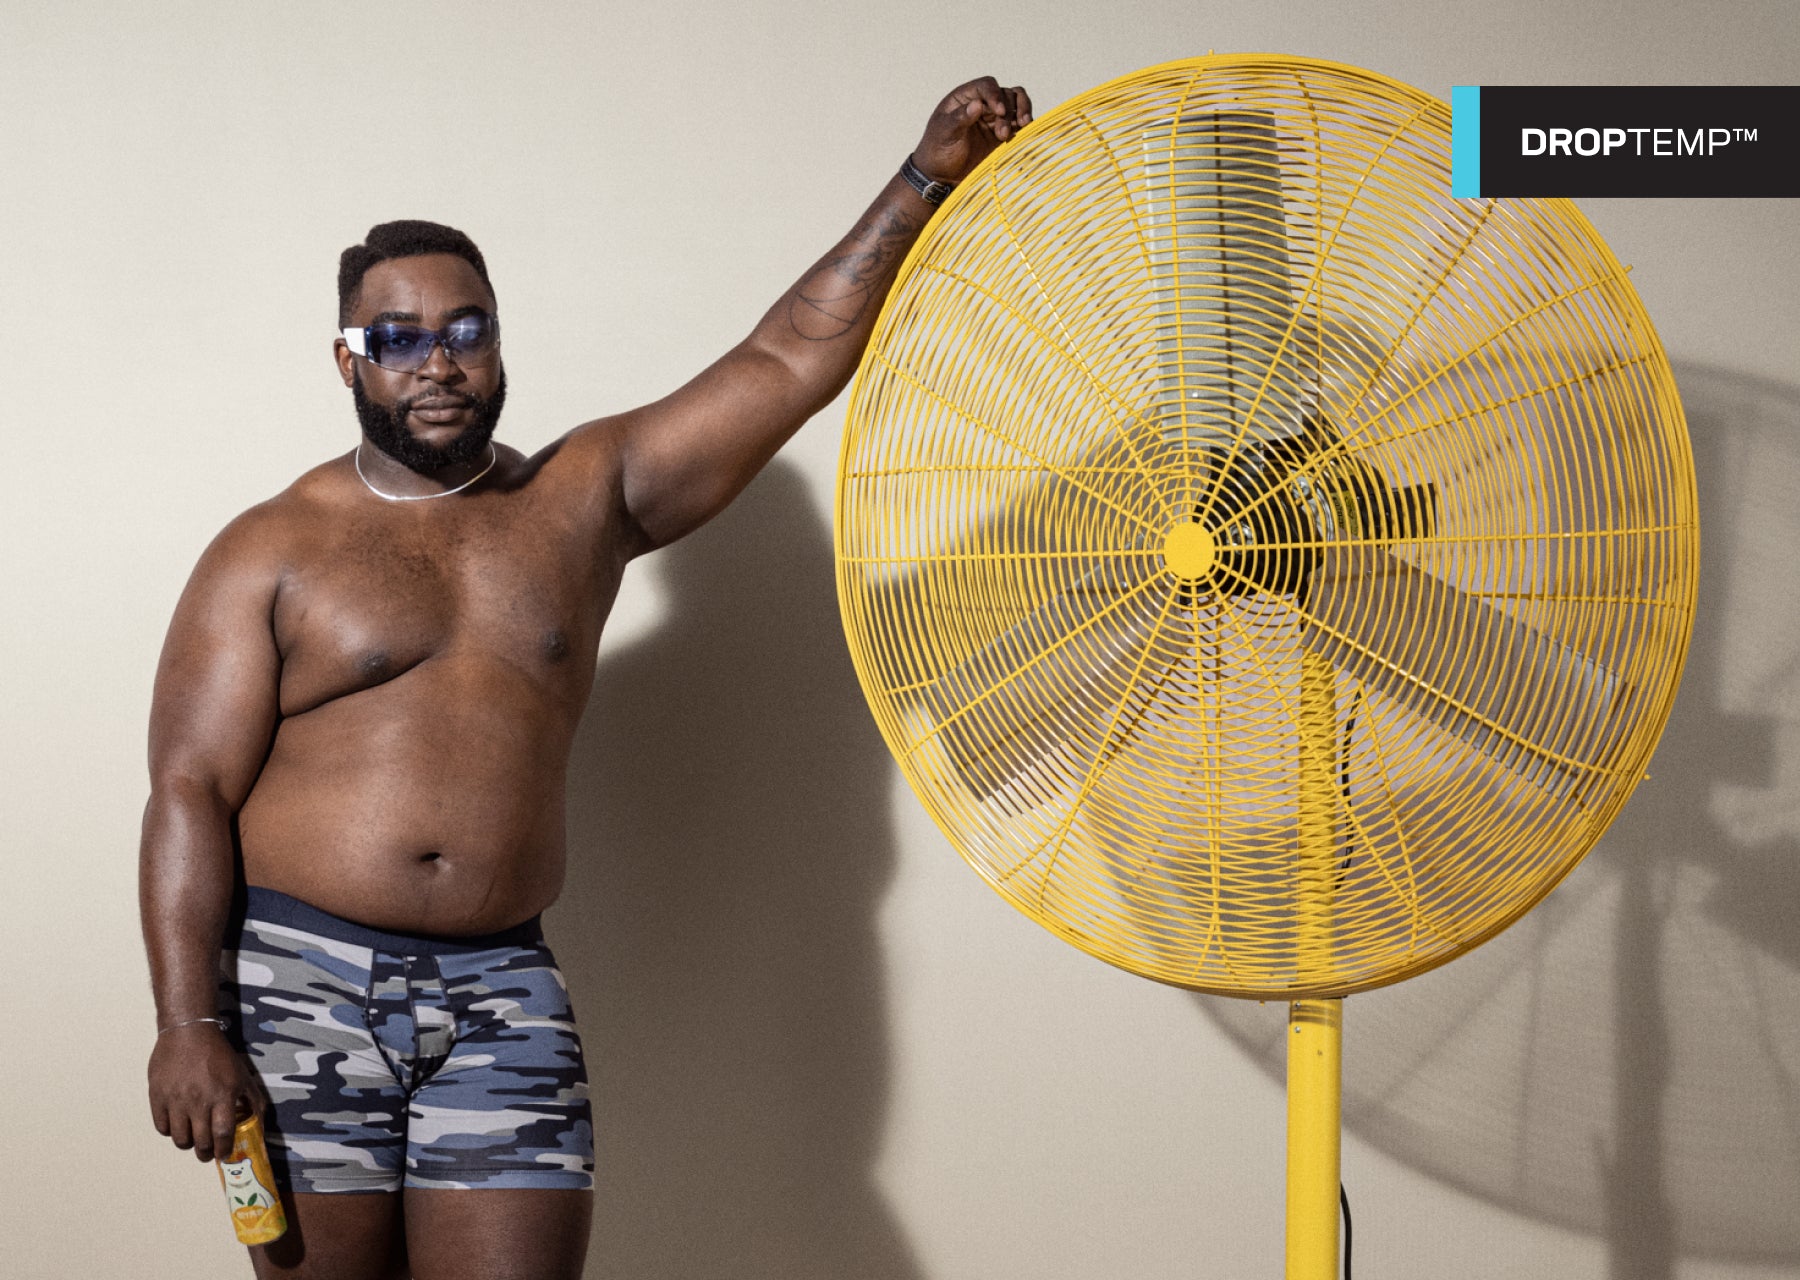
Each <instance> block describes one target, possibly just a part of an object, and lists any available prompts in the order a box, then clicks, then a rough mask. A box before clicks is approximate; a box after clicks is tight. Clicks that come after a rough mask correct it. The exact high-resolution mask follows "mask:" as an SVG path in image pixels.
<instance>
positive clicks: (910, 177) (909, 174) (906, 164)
mask: <svg viewBox="0 0 1800 1280" xmlns="http://www.w3.org/2000/svg"><path fill="white" fill-rule="evenodd" d="M900 176H901V177H902V178H905V179H906V185H907V186H909V187H911V188H912V189H913V190H914V191H917V192H918V193H919V199H921V200H923V201H924V202H925V203H926V204H934V205H935V204H942V203H944V201H945V200H947V199H949V198H950V193H951V192H952V191H954V190H956V184H955V183H954V182H938V181H936V180H935V179H932V178H927V177H926V176H925V174H924V172H923V171H922V170H921V169H920V168H919V166H918V165H916V164H914V163H913V158H912V157H911V156H907V157H906V159H905V160H902V161H901V162H900Z"/></svg>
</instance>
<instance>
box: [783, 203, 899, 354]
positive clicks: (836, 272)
mask: <svg viewBox="0 0 1800 1280" xmlns="http://www.w3.org/2000/svg"><path fill="white" fill-rule="evenodd" d="M924 225H925V224H924V222H923V220H921V219H918V218H915V217H912V216H909V215H907V214H904V213H899V212H896V211H894V210H891V209H889V210H885V211H882V212H880V213H870V214H865V215H864V216H863V218H862V220H861V221H860V222H858V223H857V224H856V226H855V228H854V229H853V230H852V231H851V232H850V234H849V235H848V236H846V237H845V238H844V242H843V243H842V244H841V245H839V246H838V248H837V249H836V250H835V251H833V253H832V254H831V256H830V257H828V258H826V259H825V260H824V261H822V262H820V263H819V264H818V265H817V266H815V267H814V268H813V269H812V270H811V271H809V272H807V273H806V276H805V277H804V278H803V279H802V280H801V281H800V283H799V285H798V286H797V287H796V288H795V290H794V295H793V297H792V298H791V299H790V300H789V301H788V325H789V327H790V328H792V329H793V331H794V332H795V333H797V334H799V335H800V336H801V337H802V338H805V339H806V340H807V341H809V342H830V341H831V340H832V339H834V338H841V337H843V336H844V335H845V334H847V333H849V332H850V331H851V330H852V329H854V328H856V326H857V325H859V324H860V323H862V320H863V318H864V316H865V315H866V314H867V313H868V310H869V305H870V303H872V302H876V301H878V300H879V299H880V298H882V297H883V296H885V295H886V293H887V287H888V285H890V284H892V283H893V280H894V273H895V272H896V271H898V270H899V268H900V259H901V258H902V257H903V256H904V255H905V253H906V248H907V246H908V245H910V244H911V243H912V241H913V237H914V236H916V235H918V234H919V229H920V228H921V227H923V226H924Z"/></svg>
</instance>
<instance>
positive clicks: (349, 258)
mask: <svg viewBox="0 0 1800 1280" xmlns="http://www.w3.org/2000/svg"><path fill="white" fill-rule="evenodd" d="M427 253H449V254H454V255H455V256H456V257H458V258H461V259H462V260H463V261H464V262H466V263H468V264H469V265H470V266H471V267H474V268H475V274H476V275H478V276H480V277H481V283H483V284H485V285H486V286H487V287H488V291H489V292H492V291H493V288H494V283H493V281H491V280H489V279H488V273H487V263H486V262H484V261H483V260H482V257H481V250H479V249H477V248H476V247H475V242H474V241H473V240H471V239H469V237H468V236H466V235H464V234H463V233H462V232H460V231H458V230H457V229H456V228H455V227H446V226H445V225H444V224H443V223H441V222H421V221H419V220H417V219H411V218H409V219H404V220H402V221H400V222H382V223H378V224H376V225H375V226H373V227H370V228H369V234H368V235H367V236H366V237H364V239H363V242H362V243H361V244H353V245H351V246H350V247H349V248H348V249H346V250H344V252H343V253H342V254H340V255H339V256H338V323H339V324H340V325H346V324H349V323H350V313H351V312H352V311H354V310H356V300H357V297H358V295H360V294H361V293H362V281H363V276H365V275H367V274H368V271H369V268H370V267H372V266H374V265H375V264H376V263H378V262H386V261H387V260H388V259H390V258H417V257H420V256H421V255H423V254H427Z"/></svg>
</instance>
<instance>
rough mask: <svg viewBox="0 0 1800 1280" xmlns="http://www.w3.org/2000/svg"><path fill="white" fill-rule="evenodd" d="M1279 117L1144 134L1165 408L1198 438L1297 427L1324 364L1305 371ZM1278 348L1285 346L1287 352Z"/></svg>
mask: <svg viewBox="0 0 1800 1280" xmlns="http://www.w3.org/2000/svg"><path fill="white" fill-rule="evenodd" d="M1276 143H1277V138H1276V132H1275V117H1274V116H1273V115H1272V114H1270V113H1268V112H1264V111H1197V112H1194V113H1192V114H1189V115H1184V116H1182V117H1181V118H1180V119H1179V120H1178V121H1165V122H1162V123H1160V124H1158V125H1156V126H1153V127H1152V128H1150V129H1147V130H1146V131H1145V133H1144V156H1145V161H1146V164H1147V167H1148V170H1149V185H1150V189H1151V191H1152V192H1154V193H1156V194H1157V196H1159V197H1160V198H1157V199H1153V200H1152V202H1151V205H1150V217H1149V227H1148V235H1147V239H1148V249H1149V262H1150V274H1151V284H1152V295H1151V296H1152V298H1153V300H1154V305H1155V312H1156V330H1157V340H1156V357H1157V365H1158V367H1159V369H1160V370H1161V377H1160V388H1159V392H1158V395H1157V404H1156V409H1155V413H1156V416H1157V417H1158V418H1159V419H1160V420H1161V421H1162V422H1163V423H1164V425H1165V429H1168V430H1175V431H1180V432H1185V433H1187V434H1188V435H1189V436H1190V437H1191V438H1192V439H1193V440H1194V442H1195V443H1196V444H1198V445H1201V446H1202V447H1204V445H1206V444H1208V443H1210V444H1213V445H1215V446H1216V445H1221V444H1224V443H1227V442H1230V441H1237V440H1243V439H1246V438H1249V439H1257V438H1262V439H1267V438H1271V437H1272V436H1275V435H1285V434H1291V433H1292V432H1293V431H1295V430H1297V429H1298V427H1299V423H1300V419H1301V413H1302V408H1303V405H1302V401H1303V400H1304V399H1311V398H1312V394H1313V390H1314V389H1315V388H1316V385H1317V381H1318V379H1317V376H1316V372H1315V373H1313V374H1310V375H1308V376H1305V377H1304V378H1302V377H1300V376H1298V375H1297V371H1296V369H1294V368H1293V367H1292V365H1293V361H1294V359H1295V357H1296V356H1297V355H1298V354H1299V350H1298V348H1297V347H1296V346H1295V344H1294V343H1293V340H1292V338H1293V335H1292V333H1291V330H1292V328H1293V325H1294V298H1293V291H1292V285H1291V283H1290V279H1289V261H1288V229H1287V221H1286V213H1285V209H1284V206H1283V202H1282V186H1281V164H1280V159H1279V152H1278V150H1277V146H1276ZM1278 353H1284V354H1282V355H1278Z"/></svg>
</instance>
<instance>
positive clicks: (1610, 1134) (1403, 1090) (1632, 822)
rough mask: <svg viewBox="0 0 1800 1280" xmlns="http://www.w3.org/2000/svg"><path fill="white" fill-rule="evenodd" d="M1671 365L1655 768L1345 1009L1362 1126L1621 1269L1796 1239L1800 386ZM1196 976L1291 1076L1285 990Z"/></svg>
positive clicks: (1347, 1079)
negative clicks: (1537, 889)
mask: <svg viewBox="0 0 1800 1280" xmlns="http://www.w3.org/2000/svg"><path fill="white" fill-rule="evenodd" d="M1675 372H1676V379H1677V382H1678V384H1679V386H1680V388H1681V394H1682V400H1683V404H1684V406H1685V408H1686V410H1687V415H1688V426H1689V430H1690V433H1691V435H1692V437H1693V441H1694V451H1695V466H1696V471H1697V473H1698V479H1699V489H1700V515H1701V540H1702V553H1701V577H1700V600H1699V610H1698V616H1697V618H1696V622H1695V627H1694V633H1693V641H1692V647H1691V649H1690V651H1689V656H1688V663H1687V668H1686V674H1685V677H1684V680H1683V685H1682V689H1681V693H1680V696H1679V697H1678V699H1677V701H1676V704H1675V708H1674V712H1673V714H1672V716H1671V718H1670V721H1669V725H1668V728H1667V731H1666V732H1665V734H1664V736H1663V738H1662V742H1661V745H1660V747H1659V748H1658V751H1657V753H1656V756H1655V758H1654V760H1653V761H1652V763H1651V768H1650V772H1651V778H1650V781H1648V782H1646V783H1644V784H1642V785H1641V786H1640V787H1639V789H1638V791H1637V793H1636V794H1635V795H1634V797H1633V798H1632V800H1631V802H1630V804H1629V805H1627V807H1626V808H1625V810H1624V812H1623V813H1622V814H1621V816H1620V818H1619V820H1618V821H1617V822H1616V823H1615V824H1614V826H1613V827H1612V829H1611V830H1610V831H1609V832H1608V833H1607V834H1606V836H1605V837H1604V838H1603V839H1602V840H1601V842H1600V844H1599V845H1598V846H1597V847H1596V849H1595V851H1594V852H1593V853H1592V854H1591V855H1590V856H1589V857H1588V859H1587V860H1586V861H1585V862H1584V863H1583V865H1582V866H1580V867H1579V868H1577V869H1576V871H1575V872H1574V873H1573V874H1572V875H1571V876H1570V877H1569V879H1568V880H1567V881H1566V882H1565V883H1564V884H1563V885H1562V886H1561V887H1559V888H1558V889H1557V890H1556V891H1555V892H1554V893H1553V894H1551V896H1550V897H1549V898H1548V899H1547V900H1546V901H1545V902H1544V903H1543V904H1542V905H1541V906H1539V907H1538V908H1537V909H1536V910H1535V911H1533V912H1531V913H1530V914H1529V915H1527V916H1526V917H1525V918H1524V919H1523V920H1522V921H1520V922H1519V923H1518V924H1516V925H1514V926H1513V927H1512V928H1511V929H1510V930H1508V931H1507V932H1506V933H1505V934H1503V935H1501V936H1500V937H1499V938H1497V939H1495V940H1494V941H1492V942H1490V943H1488V944H1487V945H1486V946H1484V947H1482V948H1480V949H1478V950H1476V951H1474V952H1472V953H1471V954H1469V955H1467V956H1464V957H1463V958H1461V959H1459V960H1457V961H1455V962H1454V963H1452V964H1450V965H1447V966H1445V967H1444V968H1442V969H1438V970H1436V971H1434V972H1432V973H1429V974H1426V975H1424V976H1422V977H1420V978H1416V979H1413V980H1411V981H1409V982H1404V983H1400V984H1398V985H1397V986H1394V987H1389V988H1386V989H1384V990H1380V991H1375V992H1370V993H1367V994H1365V995H1359V996H1355V997H1353V998H1352V999H1351V1000H1349V1001H1348V1002H1347V1005H1346V1009H1345V1056H1344V1124H1345V1127H1346V1129H1347V1130H1348V1131H1350V1132H1352V1133H1354V1134H1355V1135H1356V1136H1357V1137H1359V1138H1361V1139H1363V1140H1365V1141H1367V1142H1369V1143H1371V1144H1372V1145H1374V1146H1376V1147H1378V1148H1380V1149H1381V1150H1383V1151H1385V1152H1387V1153H1388V1154H1390V1155H1392V1156H1394V1157H1395V1158H1397V1159H1399V1160H1401V1161H1403V1162H1404V1163H1406V1164H1408V1165H1410V1166H1412V1167H1414V1168H1416V1169H1418V1170H1420V1171H1422V1172H1425V1173H1427V1174H1430V1175H1432V1176H1434V1177H1436V1178H1439V1179H1442V1180H1443V1181H1445V1182H1448V1183H1451V1184H1454V1185H1455V1186H1458V1187H1460V1188H1463V1189H1464V1190H1466V1191H1468V1192H1470V1193H1472V1194H1474V1195H1477V1196H1481V1197H1483V1198H1485V1199H1487V1200H1489V1201H1491V1202H1493V1203H1495V1204H1499V1205H1502V1206H1505V1207H1506V1208H1509V1209H1512V1210H1514V1211H1517V1212H1519V1213H1522V1214H1526V1215H1529V1216H1531V1217H1534V1218H1537V1219H1540V1220H1544V1221H1549V1222H1555V1223H1560V1224H1564V1225H1567V1226H1571V1227H1575V1228H1577V1229H1580V1230H1585V1231H1588V1232H1591V1233H1594V1234H1595V1235H1598V1236H1600V1237H1601V1238H1603V1239H1604V1240H1605V1241H1606V1242H1607V1245H1608V1251H1609V1260H1610V1273H1611V1274H1612V1275H1613V1276H1614V1277H1617V1280H1627V1278H1629V1280H1666V1278H1667V1277H1670V1276H1672V1275H1673V1274H1674V1272H1675V1266H1676V1262H1677V1260H1678V1259H1680V1258H1682V1257H1710V1258H1718V1259H1731V1260H1742V1261H1754V1262H1762V1263H1776V1264H1781V1263H1786V1264H1790V1265H1800V1214H1797V1213H1795V1211H1794V1206H1795V1205H1797V1204H1800V1016H1797V1015H1800V924H1797V923H1796V911H1797V909H1800V589H1797V588H1796V587H1795V585H1794V584H1795V582H1796V576H1795V573H1794V569H1793V562H1794V558H1795V555H1796V554H1797V553H1800V499H1796V498H1795V496H1794V495H1795V494H1796V493H1800V388H1797V387H1794V386H1790V385H1786V384H1777V383H1771V382H1768V381H1764V380H1758V379H1752V378H1747V377H1743V376H1740V375H1736V374H1732V373H1729V372H1726V371H1723V370H1719V369H1714V368H1706V367H1698V366H1692V365H1687V366H1681V365H1678V366H1677V367H1676V371H1675ZM1200 999H1201V1004H1202V1006H1203V1007H1204V1009H1205V1010H1206V1012H1207V1014H1208V1015H1209V1016H1210V1017H1212V1018H1213V1019H1215V1020H1216V1021H1217V1022H1218V1023H1219V1024H1220V1025H1221V1026H1222V1027H1223V1028H1224V1029H1225V1030H1226V1031H1227V1032H1228V1033H1229V1034H1230V1035H1231V1036H1232V1037H1234V1038H1235V1039H1236V1040H1237V1041H1238V1042H1239V1043H1240V1044H1241V1045H1242V1046H1243V1047H1244V1048H1245V1049H1246V1050H1247V1051H1248V1052H1249V1053H1250V1054H1251V1055H1253V1057H1255V1059H1256V1060H1257V1061H1258V1062H1259V1063H1260V1064H1261V1065H1262V1066H1263V1067H1264V1069H1265V1070H1267V1071H1268V1072H1269V1073H1270V1074H1271V1075H1272V1076H1274V1077H1275V1078H1276V1079H1281V1078H1282V1075H1283V1073H1284V1070H1285V1064H1284V1061H1283V1057H1282V1054H1283V1051H1284V1043H1283V1026H1284V1020H1285V1016H1286V1012H1285V1006H1282V1005H1274V1004H1271V1005H1267V1006H1257V1005H1247V1004H1240V1003H1237V1002H1233V1001H1229V1000H1220V999H1211V998H1200ZM1346 1177H1347V1181H1348V1182H1349V1184H1350V1193H1351V1196H1352V1199H1354V1198H1355V1193H1356V1188H1355V1173H1354V1170H1346ZM1359 1207H1364V1209H1365V1211H1370V1210H1372V1211H1373V1212H1374V1213H1377V1214H1383V1213H1394V1212H1402V1211H1403V1209H1402V1207H1400V1206H1359Z"/></svg>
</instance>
